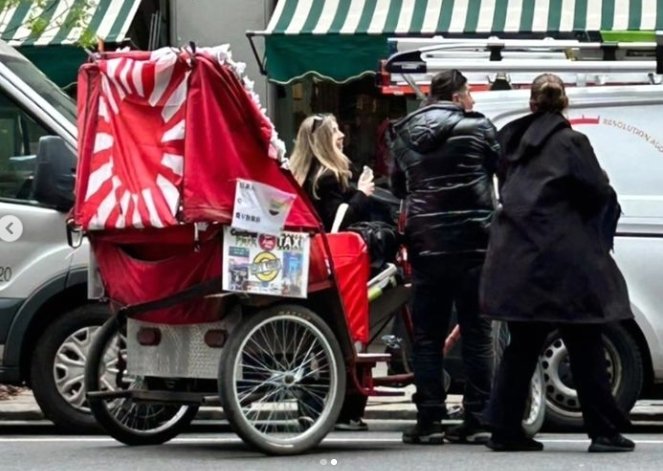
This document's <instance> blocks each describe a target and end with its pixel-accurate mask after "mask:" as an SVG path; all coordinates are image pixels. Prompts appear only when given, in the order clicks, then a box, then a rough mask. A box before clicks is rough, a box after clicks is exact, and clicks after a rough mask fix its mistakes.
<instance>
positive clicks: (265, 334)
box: [219, 304, 346, 455]
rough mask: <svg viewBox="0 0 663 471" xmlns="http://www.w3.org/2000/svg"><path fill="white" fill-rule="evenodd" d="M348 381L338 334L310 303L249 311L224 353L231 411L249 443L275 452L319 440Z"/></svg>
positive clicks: (222, 368) (224, 399) (225, 402)
mask: <svg viewBox="0 0 663 471" xmlns="http://www.w3.org/2000/svg"><path fill="white" fill-rule="evenodd" d="M345 387H346V370H345V362H344V359H343V355H342V353H341V348H340V346H339V343H338V340H337V339H336V337H335V336H334V333H333V332H332V330H331V329H330V328H329V326H328V325H327V324H326V323H325V322H324V321H323V320H322V319H321V318H320V317H319V316H318V315H316V314H315V313H313V312H312V311H311V310H309V309H307V308H305V307H303V306H298V305H291V304H289V305H279V306H274V307H271V308H268V309H265V310H263V311H261V312H258V313H256V314H254V315H251V316H246V317H245V320H244V321H243V322H242V324H241V325H239V326H238V327H237V328H236V329H235V330H234V331H233V332H232V337H231V338H230V339H229V341H228V343H227V344H226V345H225V347H224V349H223V353H222V354H221V362H220V365H219V395H220V398H221V405H222V406H223V410H224V412H225V414H226V417H227V419H228V421H229V422H230V425H231V427H232V428H233V430H234V431H235V432H236V433H237V434H238V435H239V436H240V437H241V438H242V440H244V442H245V443H247V444H249V445H251V446H253V447H255V448H257V449H259V450H261V451H263V452H265V453H268V454H273V455H291V454H297V453H302V452H305V451H307V450H309V449H310V448H313V447H315V446H316V445H317V444H319V443H320V441H322V439H323V438H324V437H325V436H326V435H327V433H328V432H329V431H330V430H331V429H332V428H333V426H334V424H335V423H336V419H337V418H338V414H339V412H340V410H341V405H342V403H343V399H344V397H345Z"/></svg>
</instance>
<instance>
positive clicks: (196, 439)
mask: <svg viewBox="0 0 663 471" xmlns="http://www.w3.org/2000/svg"><path fill="white" fill-rule="evenodd" d="M371 425H373V424H371ZM629 436H630V437H631V438H633V439H634V440H635V442H636V451H635V452H633V453H619V454H590V453H587V452H586V450H587V446H588V444H589V441H588V440H587V439H586V437H584V436H583V435H579V434H564V435H562V434H541V435H540V436H539V437H537V438H539V439H540V440H541V441H542V442H543V444H544V446H545V450H544V451H543V452H539V453H494V452H491V451H490V450H488V449H487V448H485V447H484V446H472V445H451V444H445V445H442V446H439V445H436V446H421V445H419V446H417V445H405V444H403V443H402V442H401V436H400V432H397V431H376V432H354V433H331V434H330V435H329V436H328V437H327V438H326V439H325V440H324V441H323V442H322V444H321V445H320V446H319V447H317V448H316V449H314V450H312V451H311V452H310V453H307V454H304V455H299V456H288V457H268V456H264V455H262V454H261V453H259V452H257V451H254V450H251V449H249V448H248V447H247V446H245V445H244V444H243V443H242V442H241V441H240V440H239V438H237V437H236V436H235V435H232V434H229V433H218V434H183V435H180V436H179V437H177V438H175V439H174V440H172V441H170V442H169V443H167V444H164V445H158V446H153V447H128V446H125V445H122V444H119V443H117V442H116V441H114V440H113V439H111V438H108V437H104V436H80V437H79V436H43V435H41V436H26V435H10V436H7V435H1V436H0V460H1V461H0V469H2V470H3V471H19V470H20V471H32V470H39V471H50V470H58V471H59V470H67V471H76V470H86V471H87V470H91V469H93V470H95V471H104V470H113V471H117V470H125V469H131V470H158V471H171V470H172V471H182V470H183V469H191V470H194V469H195V470H196V471H201V470H208V469H209V470H212V469H213V470H251V471H262V470H265V471H274V470H276V469H287V470H288V471H299V470H330V471H331V470H352V471H364V470H380V471H391V470H407V471H418V470H425V471H432V470H440V469H444V470H445V471H455V470H464V471H466V470H471V471H483V470H490V471H501V470H508V471H532V470H537V471H538V470H575V469H577V470H583V471H584V470H600V471H608V470H620V471H627V470H660V469H661V462H663V439H661V436H660V435H651V434H631V435H629Z"/></svg>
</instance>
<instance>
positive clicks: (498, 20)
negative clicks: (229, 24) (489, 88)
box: [259, 0, 663, 82]
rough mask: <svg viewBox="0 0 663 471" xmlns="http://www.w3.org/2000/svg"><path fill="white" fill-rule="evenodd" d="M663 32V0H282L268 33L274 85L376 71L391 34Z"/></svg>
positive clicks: (268, 68) (341, 78) (342, 78)
mask: <svg viewBox="0 0 663 471" xmlns="http://www.w3.org/2000/svg"><path fill="white" fill-rule="evenodd" d="M657 29H663V0H279V2H278V3H277V5H276V8H275V10H274V14H273V16H272V18H271V20H270V22H269V25H268V26H267V28H266V30H265V31H263V32H260V33H259V34H262V35H264V36H265V37H266V39H265V58H266V62H265V68H266V71H267V74H268V77H269V78H270V79H271V80H273V81H276V82H289V81H291V80H293V79H296V78H298V77H302V76H304V75H307V74H316V75H319V76H322V77H325V78H329V79H332V80H335V81H345V80H349V79H351V78H355V77H358V76H360V75H362V74H365V73H369V72H373V71H375V70H376V68H377V63H378V61H379V60H380V59H384V58H385V57H386V55H387V50H386V38H387V37H389V36H395V35H402V36H432V35H436V34H439V35H445V36H466V35H467V36H469V35H472V36H489V35H499V36H502V37H513V36H520V37H522V36H528V37H543V36H557V37H560V36H564V35H567V36H572V35H574V34H578V33H586V32H599V31H602V30H609V31H625V30H636V31H642V30H647V31H653V30H657Z"/></svg>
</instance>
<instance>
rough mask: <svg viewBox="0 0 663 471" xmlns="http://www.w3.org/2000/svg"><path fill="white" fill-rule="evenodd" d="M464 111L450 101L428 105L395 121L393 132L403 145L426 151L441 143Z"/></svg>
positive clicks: (462, 116)
mask: <svg viewBox="0 0 663 471" xmlns="http://www.w3.org/2000/svg"><path fill="white" fill-rule="evenodd" d="M464 116H465V111H464V110H463V108H461V107H460V106H458V105H456V104H455V103H452V102H437V103H434V104H432V105H428V106H426V107H424V108H421V109H420V110H417V111H415V112H414V113H412V114H410V115H408V116H406V117H405V118H403V119H401V120H400V121H398V122H396V123H395V124H394V127H393V132H394V133H395V134H396V135H397V136H398V137H399V138H400V139H401V140H402V141H403V142H404V143H405V145H406V146H407V147H409V148H411V149H413V150H415V151H417V152H421V153H428V152H431V151H433V150H435V149H436V148H438V147H439V146H440V145H442V144H443V143H444V142H445V141H446V140H447V139H448V138H449V137H450V136H451V135H452V131H453V128H454V127H455V126H456V124H458V122H459V121H461V120H462V119H463V118H464Z"/></svg>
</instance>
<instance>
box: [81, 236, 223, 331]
mask: <svg viewBox="0 0 663 471" xmlns="http://www.w3.org/2000/svg"><path fill="white" fill-rule="evenodd" d="M166 231H167V230H166ZM91 242H92V247H93V250H94V254H95V256H96V258H97V264H98V266H99V271H100V273H101V277H102V279H103V280H104V282H105V286H106V294H107V295H108V297H109V298H110V299H112V300H114V301H117V302H119V303H120V304H122V305H131V304H136V303H143V302H147V301H154V300H156V299H161V298H164V297H165V296H167V295H170V294H174V293H177V292H179V291H182V290H184V289H186V288H188V287H190V286H193V285H195V284H198V283H201V282H203V281H206V280H210V279H213V278H214V277H218V276H220V274H221V240H220V239H219V238H211V239H209V240H205V241H203V242H201V243H200V246H199V249H198V250H195V249H194V244H193V243H192V241H191V239H190V241H189V242H188V243H183V241H182V240H180V241H178V242H172V241H171V242H170V243H159V244H158V245H155V244H131V245H119V244H116V243H114V242H113V241H110V240H104V239H103V238H94V239H92V241H91ZM109 281H110V282H109ZM220 290H221V282H219V291H220ZM134 317H135V318H137V319H141V320H144V321H148V322H156V323H164V324H190V323H199V322H212V321H215V320H218V318H219V301H218V299H203V298H200V299H196V300H194V301H187V302H184V303H181V304H178V305H175V306H172V307H169V308H166V309H158V310H153V311H148V312H145V313H143V314H138V315H136V316H134Z"/></svg>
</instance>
